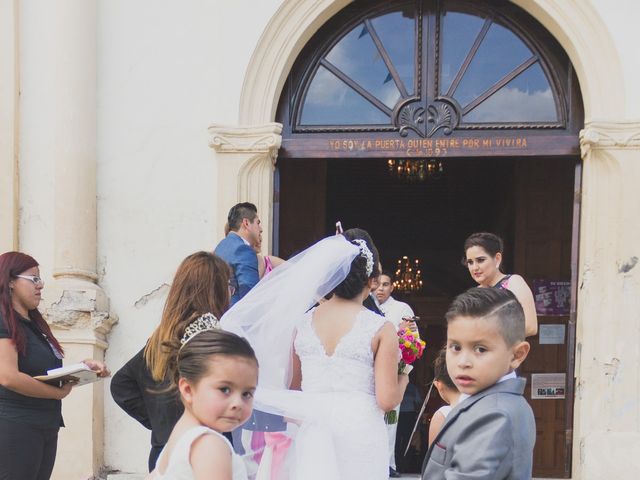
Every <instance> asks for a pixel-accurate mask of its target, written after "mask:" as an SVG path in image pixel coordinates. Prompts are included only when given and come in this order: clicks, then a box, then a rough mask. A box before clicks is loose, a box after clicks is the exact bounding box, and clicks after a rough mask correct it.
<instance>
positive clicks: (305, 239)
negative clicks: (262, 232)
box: [274, 159, 332, 259]
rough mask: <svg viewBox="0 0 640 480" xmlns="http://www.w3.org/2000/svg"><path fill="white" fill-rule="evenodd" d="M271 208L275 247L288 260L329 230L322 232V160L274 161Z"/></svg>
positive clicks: (324, 173)
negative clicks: (272, 211) (272, 210)
mask: <svg viewBox="0 0 640 480" xmlns="http://www.w3.org/2000/svg"><path fill="white" fill-rule="evenodd" d="M277 168H278V172H277V182H276V189H275V196H276V198H275V199H274V210H276V211H277V217H276V219H275V220H276V221H275V223H274V232H276V235H277V237H276V242H274V245H277V249H274V253H275V254H277V255H278V256H280V257H282V258H285V259H288V258H291V257H292V256H293V255H295V254H296V253H298V252H300V251H302V250H304V249H305V248H307V247H308V246H310V245H312V244H313V243H315V242H317V241H318V240H320V239H321V238H324V237H326V236H327V235H329V234H330V233H332V232H327V231H326V227H325V225H326V203H327V199H326V190H327V165H326V161H325V160H298V159H285V160H279V161H278V165H277Z"/></svg>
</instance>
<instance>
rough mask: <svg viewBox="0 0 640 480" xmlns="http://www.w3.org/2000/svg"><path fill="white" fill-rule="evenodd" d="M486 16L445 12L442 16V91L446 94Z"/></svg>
mask: <svg viewBox="0 0 640 480" xmlns="http://www.w3.org/2000/svg"><path fill="white" fill-rule="evenodd" d="M483 24H484V18H480V17H476V16H473V15H468V14H466V13H458V12H445V13H444V15H442V17H441V25H440V30H441V32H442V33H441V37H440V38H441V42H442V43H441V52H442V54H441V57H440V59H441V60H440V92H441V94H442V95H444V94H446V93H447V91H448V90H449V87H450V86H451V82H452V81H453V79H454V78H455V76H456V74H457V73H458V70H460V67H461V66H462V62H464V59H465V58H466V56H467V54H468V53H469V50H471V47H472V46H473V42H474V41H475V39H476V37H477V36H478V33H480V30H481V29H482V25H483Z"/></svg>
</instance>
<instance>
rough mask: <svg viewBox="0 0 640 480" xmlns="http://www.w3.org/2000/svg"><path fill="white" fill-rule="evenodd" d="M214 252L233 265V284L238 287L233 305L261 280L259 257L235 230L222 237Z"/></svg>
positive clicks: (232, 299)
mask: <svg viewBox="0 0 640 480" xmlns="http://www.w3.org/2000/svg"><path fill="white" fill-rule="evenodd" d="M213 253H215V254H216V255H218V256H219V257H220V258H222V259H223V260H224V261H225V262H227V263H228V264H229V266H230V267H231V270H232V274H231V284H232V285H233V286H234V287H235V289H236V292H235V293H234V294H233V296H232V297H231V305H233V304H234V303H236V302H237V301H238V300H240V299H241V298H242V297H244V296H245V295H246V294H247V292H248V291H249V290H251V289H252V288H253V287H254V286H255V285H256V283H258V280H260V277H259V275H258V257H257V256H256V252H255V251H254V250H253V248H251V247H250V246H249V245H247V244H246V243H244V240H242V237H240V235H238V234H237V233H235V232H229V235H227V236H226V237H225V238H223V239H222V241H221V242H220V243H219V244H218V246H217V247H216V249H215V250H214V252H213Z"/></svg>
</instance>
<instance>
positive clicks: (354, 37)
mask: <svg viewBox="0 0 640 480" xmlns="http://www.w3.org/2000/svg"><path fill="white" fill-rule="evenodd" d="M325 58H326V59H327V60H328V61H329V62H331V63H332V64H333V65H335V66H336V67H338V69H339V70H340V71H341V72H343V73H345V74H346V75H347V76H349V77H350V78H351V79H352V80H354V81H355V82H356V83H358V84H359V85H360V86H362V87H363V88H364V89H365V90H367V91H368V92H369V93H371V94H372V95H373V96H375V97H376V98H377V99H378V100H380V101H381V102H382V103H384V104H385V105H386V106H388V107H389V108H393V107H394V106H395V105H396V103H397V102H398V100H400V91H399V90H398V88H397V87H396V84H395V82H394V81H393V77H392V76H391V73H390V72H389V69H388V68H387V66H386V64H385V63H384V60H383V59H382V55H380V52H379V51H378V49H377V48H376V45H375V43H373V40H372V39H371V33H370V32H369V30H368V29H367V27H366V26H365V25H364V24H360V25H358V26H357V27H356V28H355V29H353V30H351V32H349V33H348V34H347V35H345V37H344V38H343V39H342V40H340V41H339V42H338V43H337V44H336V46H335V47H333V48H332V49H331V51H330V52H329V54H328V55H327V56H326V57H325Z"/></svg>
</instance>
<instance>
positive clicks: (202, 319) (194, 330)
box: [180, 313, 220, 348]
mask: <svg viewBox="0 0 640 480" xmlns="http://www.w3.org/2000/svg"><path fill="white" fill-rule="evenodd" d="M218 328H220V321H219V320H218V319H217V318H216V316H215V315H214V314H213V313H205V314H204V315H201V316H199V317H198V318H196V319H195V320H194V321H193V322H191V323H190V324H189V325H187V328H185V329H184V335H182V339H181V340H180V343H181V344H182V346H181V347H180V348H182V347H184V346H185V345H186V344H187V342H189V340H191V339H192V338H193V337H195V336H196V335H197V334H199V333H202V332H208V331H209V330H216V329H218Z"/></svg>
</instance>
